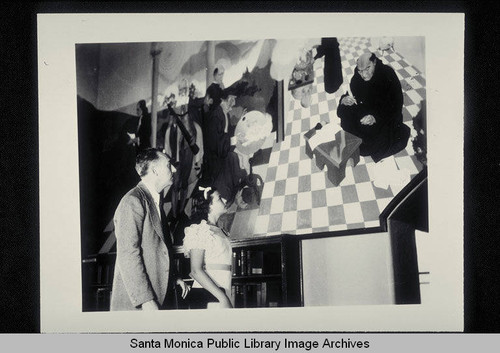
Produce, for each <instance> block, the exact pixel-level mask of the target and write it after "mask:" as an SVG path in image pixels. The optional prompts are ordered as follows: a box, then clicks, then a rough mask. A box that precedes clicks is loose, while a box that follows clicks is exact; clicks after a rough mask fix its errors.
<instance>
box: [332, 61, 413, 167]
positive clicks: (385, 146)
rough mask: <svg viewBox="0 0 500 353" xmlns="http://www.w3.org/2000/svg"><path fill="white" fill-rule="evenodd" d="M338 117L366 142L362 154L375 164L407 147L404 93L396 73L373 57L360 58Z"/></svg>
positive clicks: (340, 105) (342, 98)
mask: <svg viewBox="0 0 500 353" xmlns="http://www.w3.org/2000/svg"><path fill="white" fill-rule="evenodd" d="M350 87H351V93H352V96H351V95H350V94H349V92H347V93H346V94H344V95H343V96H342V97H341V99H340V104H339V106H338V109H337V115H338V116H339V118H340V121H341V126H342V128H343V129H344V130H345V131H347V132H350V133H352V134H353V135H356V136H358V137H360V138H361V139H362V141H363V142H362V144H361V146H360V154H361V155H362V156H370V157H372V158H373V160H374V161H375V162H378V161H380V160H381V159H383V158H386V157H388V156H391V155H394V154H396V153H398V152H399V151H401V150H403V149H404V148H405V147H406V144H407V142H408V138H409V136H410V128H409V127H408V126H406V125H405V124H404V123H403V113H402V109H403V92H402V90H401V83H400V82H399V79H398V77H397V75H396V73H395V72H394V70H393V69H392V68H391V67H390V66H388V65H384V64H383V63H382V61H381V60H380V59H379V58H377V57H376V56H375V54H373V53H365V54H363V55H361V56H360V57H359V58H358V61H357V66H356V69H355V73H354V75H353V77H352V79H351V83H350Z"/></svg>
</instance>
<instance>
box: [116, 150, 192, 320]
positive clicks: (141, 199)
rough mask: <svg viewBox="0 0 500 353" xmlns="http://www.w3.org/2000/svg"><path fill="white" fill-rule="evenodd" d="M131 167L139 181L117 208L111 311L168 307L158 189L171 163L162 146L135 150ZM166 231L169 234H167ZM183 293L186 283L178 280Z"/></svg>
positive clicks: (166, 181)
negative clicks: (136, 151) (134, 162)
mask: <svg viewBox="0 0 500 353" xmlns="http://www.w3.org/2000/svg"><path fill="white" fill-rule="evenodd" d="M135 169H136V171H137V173H138V174H139V176H140V177H141V181H140V182H139V184H137V186H136V187H134V188H133V189H132V190H130V191H129V192H128V193H127V194H126V195H125V196H124V197H123V198H122V200H121V201H120V204H119V205H118V208H117V209H116V212H115V217H114V225H115V235H116V264H115V275H114V279H113V290H112V294H111V310H112V311H113V310H141V309H142V310H158V309H164V308H165V307H166V305H165V304H166V300H165V299H166V297H167V290H168V289H169V287H170V288H172V287H174V286H172V285H169V284H170V283H171V281H172V279H171V278H170V277H171V273H170V261H171V259H170V254H169V251H170V248H171V244H172V242H171V239H170V234H169V232H168V231H165V232H164V230H163V229H162V221H161V213H160V193H161V192H162V191H163V190H165V189H166V190H168V188H169V187H170V186H171V185H172V174H173V173H174V172H175V167H174V166H172V165H171V164H170V160H169V158H168V157H167V156H166V155H165V154H164V153H161V152H160V151H158V150H156V149H153V148H149V149H146V150H144V151H141V152H139V154H138V155H137V158H136V165H135ZM165 233H168V234H165ZM176 282H177V284H178V285H180V286H181V288H182V296H183V297H185V296H186V294H187V292H188V290H189V287H187V286H186V284H185V283H184V282H183V281H182V280H180V279H177V280H176Z"/></svg>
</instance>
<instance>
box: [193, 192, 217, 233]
mask: <svg viewBox="0 0 500 353" xmlns="http://www.w3.org/2000/svg"><path fill="white" fill-rule="evenodd" d="M202 188H205V187H203V186H202ZM216 191H217V189H215V188H213V187H212V188H210V190H208V191H207V192H205V191H204V190H202V189H200V186H197V187H196V189H195V190H194V191H193V195H192V196H191V202H192V209H191V223H192V224H198V223H200V222H201V221H202V220H205V221H206V220H208V212H209V211H210V205H211V204H212V195H213V193H214V192H216ZM205 196H206V198H205Z"/></svg>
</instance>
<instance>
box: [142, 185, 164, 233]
mask: <svg viewBox="0 0 500 353" xmlns="http://www.w3.org/2000/svg"><path fill="white" fill-rule="evenodd" d="M138 187H139V189H140V190H141V191H142V193H143V194H144V199H145V201H146V205H147V207H148V209H149V215H150V217H151V222H152V223H153V227H154V229H155V230H156V233H157V234H158V236H159V237H160V238H161V239H162V240H163V241H164V242H165V239H164V234H163V230H162V226H161V218H160V215H159V214H158V209H157V208H156V205H155V202H154V200H153V196H151V193H150V192H149V190H148V189H147V187H146V186H145V185H144V184H143V183H142V182H140V183H139V184H138Z"/></svg>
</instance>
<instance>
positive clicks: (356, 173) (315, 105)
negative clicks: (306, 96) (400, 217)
mask: <svg viewBox="0 0 500 353" xmlns="http://www.w3.org/2000/svg"><path fill="white" fill-rule="evenodd" d="M339 43H340V52H341V57H342V70H343V76H344V82H343V84H342V86H341V87H340V88H339V89H338V91H337V92H335V93H334V94H327V93H326V92H325V90H324V77H323V64H324V61H323V59H318V60H316V62H315V63H314V69H315V81H314V83H313V87H312V92H313V94H312V103H311V105H310V107H308V108H303V107H302V106H301V105H300V102H299V101H297V100H295V99H293V98H291V99H290V106H289V107H288V113H287V114H286V115H285V117H286V118H285V119H286V121H285V139H284V141H282V142H281V143H277V144H274V146H273V149H272V152H271V156H270V160H269V164H268V165H267V166H258V167H256V168H254V172H256V173H258V174H260V175H261V176H262V178H263V180H264V181H265V185H264V190H263V193H262V201H261V207H260V209H259V211H258V215H257V218H256V223H255V228H254V235H276V234H284V233H288V234H310V233H315V232H324V231H338V230H346V229H355V228H369V227H377V226H379V220H378V217H379V215H380V212H382V210H383V209H384V208H385V207H386V206H387V204H388V203H389V202H390V201H391V200H392V198H393V197H394V195H395V193H397V191H398V190H394V191H393V190H392V189H391V187H389V188H388V189H383V188H379V187H376V186H375V185H374V182H373V180H374V178H375V163H374V162H373V160H372V159H371V158H370V157H361V159H360V162H359V163H358V164H357V165H356V167H354V168H352V167H347V169H346V177H345V179H344V180H343V181H342V182H341V183H340V185H339V186H334V185H333V184H332V183H331V182H330V180H329V179H328V178H327V176H326V169H325V170H320V169H319V168H317V167H316V164H315V161H314V160H312V159H310V158H309V157H308V156H307V155H306V154H305V143H306V142H305V139H304V137H303V135H304V133H305V132H307V131H308V130H310V129H311V128H313V127H314V126H315V125H316V124H317V123H318V122H324V123H328V122H333V121H335V120H336V119H338V117H337V114H336V110H337V105H338V104H339V99H340V97H341V95H342V94H344V93H345V92H346V91H347V90H349V82H350V81H351V78H352V76H353V74H354V68H355V66H356V59H357V58H358V57H359V56H360V55H361V54H363V53H364V52H366V51H372V52H375V53H376V54H377V56H378V57H379V58H380V59H381V60H382V62H383V63H384V64H387V65H390V66H391V67H392V68H393V69H394V70H395V71H396V74H397V75H398V77H399V79H400V81H401V86H402V89H403V92H404V108H403V119H404V122H405V124H407V125H408V126H409V127H410V128H412V118H413V117H414V116H416V114H417V113H418V112H419V111H420V103H421V101H422V100H424V99H425V77H424V76H423V75H422V74H421V73H420V72H419V71H418V70H417V69H416V68H414V67H413V66H412V65H411V64H410V63H408V62H407V61H406V60H405V59H404V58H403V57H402V56H401V55H399V54H398V53H397V52H394V51H392V50H389V51H384V52H380V51H378V50H377V49H376V48H374V47H372V46H371V43H370V41H369V39H368V38H339ZM285 94H288V93H285ZM394 159H395V161H396V165H397V166H398V168H399V169H400V170H401V169H408V170H409V171H410V176H411V177H414V176H415V175H416V174H417V173H418V172H419V171H420V170H421V169H422V165H421V164H420V162H418V161H417V159H416V158H415V157H414V151H413V148H412V143H411V139H410V140H409V141H408V145H407V147H406V149H405V150H403V151H401V152H399V153H398V154H396V155H395V156H394Z"/></svg>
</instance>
